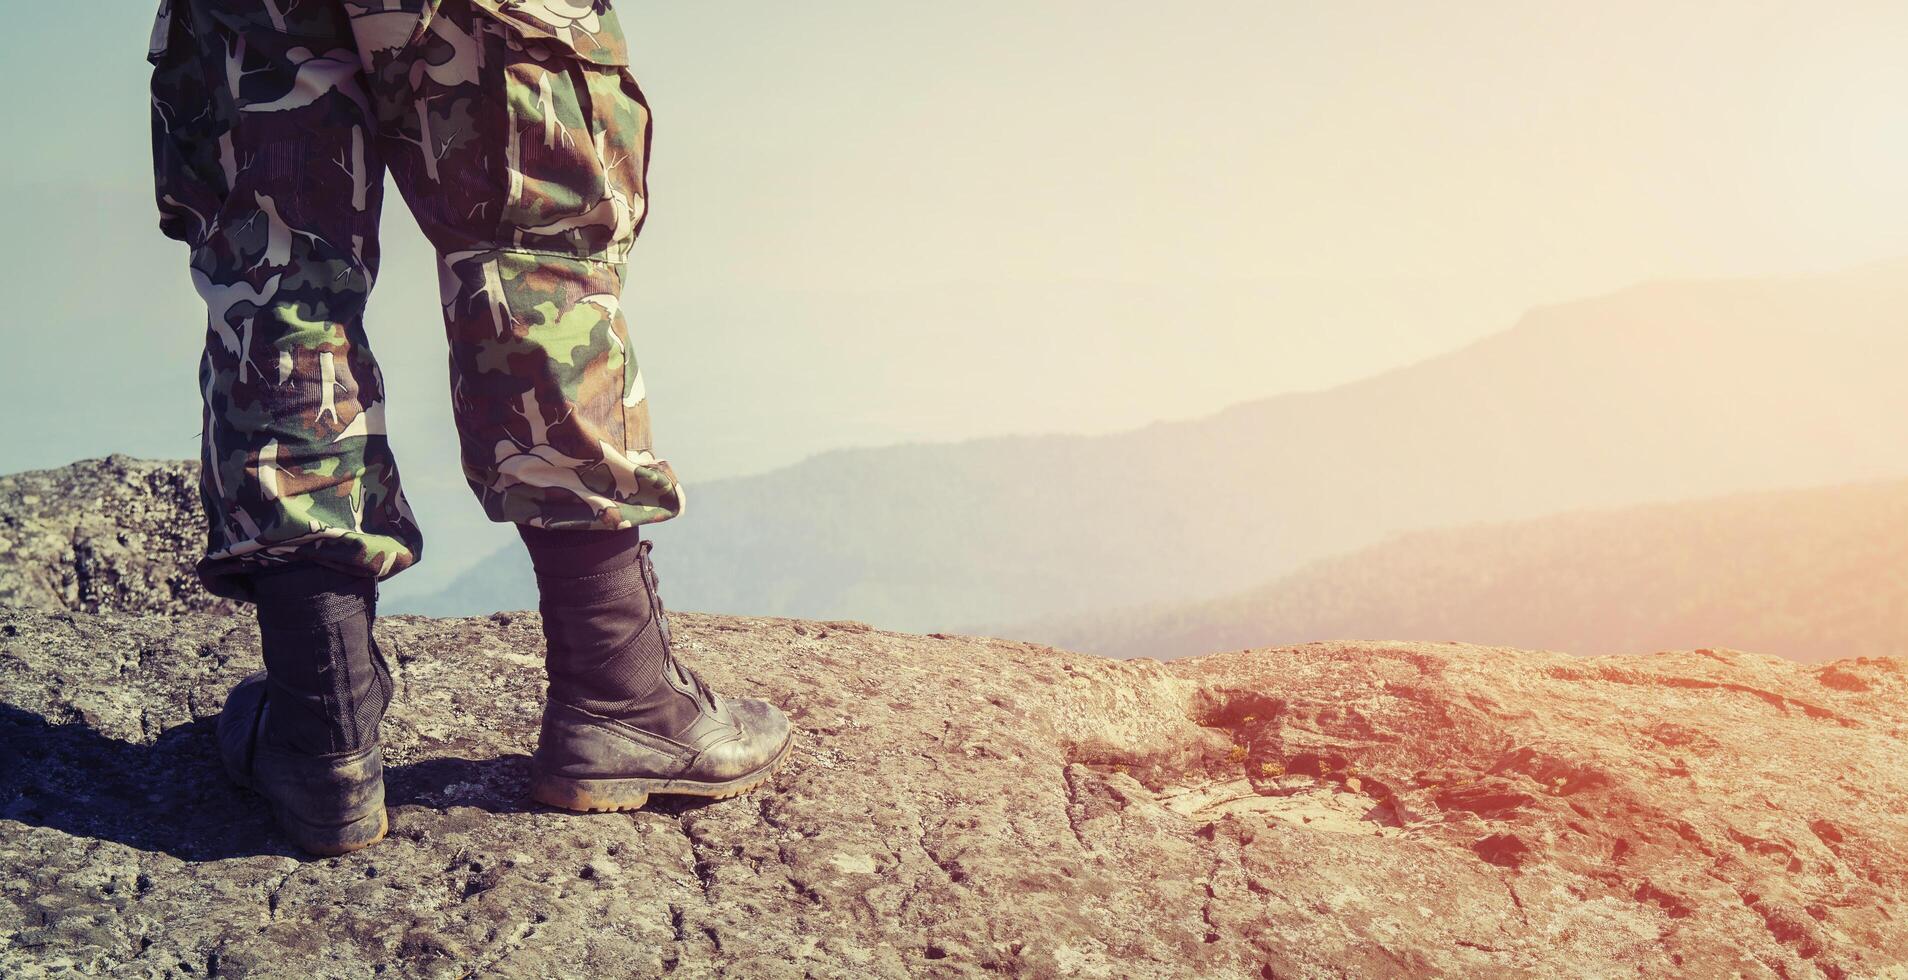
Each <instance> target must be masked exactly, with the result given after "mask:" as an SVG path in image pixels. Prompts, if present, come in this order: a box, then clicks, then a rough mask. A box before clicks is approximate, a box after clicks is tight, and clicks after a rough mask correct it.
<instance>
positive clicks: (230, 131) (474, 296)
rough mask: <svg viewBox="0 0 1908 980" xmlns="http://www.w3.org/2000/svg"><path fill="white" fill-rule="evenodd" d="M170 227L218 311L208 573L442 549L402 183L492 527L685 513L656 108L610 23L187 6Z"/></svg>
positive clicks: (168, 72) (159, 105) (160, 127)
mask: <svg viewBox="0 0 1908 980" xmlns="http://www.w3.org/2000/svg"><path fill="white" fill-rule="evenodd" d="M150 60H151V62H152V64H153V66H154V71H153V91H152V110H153V154H154V168H155V176H156V180H157V196H158V202H159V211H160V227H161V229H162V230H163V231H164V232H165V233H166V234H167V235H168V236H170V237H172V238H176V239H179V240H181V241H183V242H185V243H186V244H188V245H189V246H191V260H190V263H191V273H192V279H193V282H194V283H195V284H196V285H197V287H198V290H199V293H200V295H202V296H203V297H204V299H205V302H206V305H207V307H208V310H209V315H208V317H207V324H206V327H207V330H206V340H205V354H204V357H203V360H202V361H201V363H200V370H199V381H200V387H201V391H202V393H203V396H204V402H205V412H204V435H203V445H202V474H201V480H200V483H201V492H202V496H203V498H204V503H205V507H206V511H207V515H208V517H209V518H210V521H209V523H210V531H209V535H208V538H209V540H208V543H207V549H206V555H205V558H204V560H203V561H202V562H201V563H200V566H199V570H200V574H201V577H202V578H203V579H204V580H205V581H206V584H207V586H208V587H209V588H211V589H212V590H213V591H214V592H217V593H219V594H221V595H228V596H233V597H236V598H244V597H245V593H246V591H247V589H246V586H245V573H246V572H248V571H252V570H256V569H257V568H258V567H260V566H262V565H270V564H274V563H283V562H288V561H314V562H319V563H322V564H326V565H331V566H334V567H338V568H341V569H344V570H347V571H352V572H356V573H359V574H364V575H371V576H377V577H380V578H382V577H388V576H390V575H394V574H396V573H397V572H399V571H402V570H403V569H404V568H406V567H408V566H409V565H411V564H412V563H414V562H415V561H417V559H418V556H419V554H420V553H421V550H422V546H423V542H422V538H421V535H420V534H419V532H418V527H417V523H416V521H415V520H414V519H413V517H412V515H411V512H410V509H409V507H408V506H407V505H406V503H405V501H404V494H403V491H402V489H401V488H400V486H399V481H398V471H397V465H396V463H395V461H394V460H393V459H392V456H391V450H390V446H389V444H388V442H387V440H386V437H385V428H384V412H383V398H384V390H383V381H382V379H381V377H380V375H379V372H378V366H377V362H376V361H375V360H374V359H373V358H372V355H371V348H370V345H369V344H368V343H367V341H366V337H365V332H364V323H363V316H364V308H365V302H366V299H367V298H368V296H369V293H370V290H371V285H372V282H373V281H374V280H375V279H376V276H377V269H378V216H379V210H380V205H381V198H382V195H383V188H384V174H385V170H386V168H389V170H390V173H391V175H392V177H393V178H394V182H395V183H396V185H397V186H398V188H399V190H400V191H401V192H402V193H403V195H404V197H405V200H406V202H407V203H408V204H409V205H410V208H411V212H412V214H413V215H415V216H416V218H417V220H418V222H419V224H420V226H421V227H422V228H423V230H424V233H425V235H426V237H428V238H429V239H430V241H431V243H432V245H433V246H434V247H435V248H436V250H437V254H438V259H439V279H440V298H441V301H442V304H443V308H444V326H445V331H446V334H447V335H448V338H449V342H450V362H451V381H452V392H453V399H454V402H455V412H456V419H457V427H458V433H459V440H460V449H461V455H462V460H463V468H464V475H465V477H466V479H467V480H468V481H469V483H470V485H471V488H472V489H473V490H475V491H476V493H477V495H478V497H479V498H480V499H481V500H482V502H483V506H484V509H485V511H486V513H487V514H488V515H489V516H490V518H491V519H492V520H496V521H513V522H518V523H523V524H533V525H540V526H544V527H553V528H593V527H602V528H612V527H624V526H628V525H632V524H643V523H650V522H654V521H661V520H666V519H668V518H670V517H672V516H674V515H675V514H676V513H678V512H679V511H680V509H681V507H682V492H681V489H680V488H679V486H678V485H677V482H676V479H675V476H674V474H673V473H672V472H671V470H670V468H669V465H668V464H667V463H666V462H664V461H662V460H659V459H657V458H656V457H655V456H654V455H653V454H652V447H651V444H650V433H649V415H648V408H647V406H646V404H645V402H644V395H643V391H644V389H643V383H642V376H641V374H640V373H639V372H638V370H637V366H636V361H635V359H634V358H633V357H632V355H631V352H630V348H629V341H628V334H627V331H626V329H625V326H624V322H623V316H622V313H621V311H620V309H619V297H620V296H621V293H622V287H623V272H624V263H625V260H626V257H627V254H628V251H629V248H630V245H631V243H632V242H633V240H634V239H635V237H636V233H637V230H638V229H639V228H640V227H641V225H642V221H643V215H644V209H645V197H646V193H647V189H646V187H645V186H644V174H645V170H646V167H647V163H648V152H649V146H648V141H649V111H648V107H647V105H646V104H645V103H644V101H643V97H642V93H641V92H640V91H639V90H638V89H637V87H636V84H635V82H634V80H633V79H632V78H631V76H630V72H629V68H628V67H627V66H628V57H627V54H626V48H625V44H624V40H623V37H622V33H621V30H620V28H619V26H618V24H617V22H616V18H615V14H614V13H612V12H611V11H609V10H608V8H607V3H604V2H600V0H599V2H592V0H164V3H163V5H162V7H161V9H160V11H159V16H158V19H157V22H156V24H155V25H154V30H153V40H152V48H151V52H150Z"/></svg>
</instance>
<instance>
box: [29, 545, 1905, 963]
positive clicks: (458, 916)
mask: <svg viewBox="0 0 1908 980" xmlns="http://www.w3.org/2000/svg"><path fill="white" fill-rule="evenodd" d="M6 574H7V572H6V570H5V568H4V567H0V577H4V576H5V575H6ZM666 574H667V573H666V565H665V576H666ZM664 586H665V589H666V588H667V579H666V577H665V581H664ZM379 629H380V638H381V641H382V642H383V643H384V644H385V646H386V648H387V650H388V651H390V652H391V653H392V654H394V656H395V659H396V661H397V664H396V666H397V668H398V678H399V689H398V696H397V700H396V702H395V704H394V706H393V710H392V714H391V718H390V721H389V723H388V725H387V739H388V743H389V752H390V761H391V769H390V771H389V778H390V799H391V804H392V818H393V832H392V837H391V839H389V840H387V841H386V842H384V843H382V844H379V845H377V846H376V847H373V848H371V849H369V850H366V851H363V852H360V853H358V854H354V855H349V856H346V857H343V858H333V859H322V860H307V859H300V858H299V857H297V856H296V855H294V854H292V853H291V852H290V851H288V849H287V848H286V845H285V844H284V843H283V842H282V841H280V840H278V839H277V838H276V837H275V836H274V835H273V833H272V832H271V830H270V827H269V822H268V820H267V818H266V817H265V815H264V814H263V813H261V812H260V811H259V809H258V807H257V806H256V804H255V802H254V801H253V800H252V799H251V798H249V797H247V796H245V795H244V794H241V793H240V792H238V791H236V790H233V789H231V788H229V787H227V786H226V785H225V783H224V782H223V780H222V779H221V777H220V776H219V774H218V772H217V768H216V765H215V762H214V760H213V750H212V743H211V737H210V729H211V716H212V714H213V713H214V712H215V711H216V710H217V706H218V704H219V701H220V698H221V697H222V696H223V694H224V692H225V690H226V688H227V687H228V686H229V685H230V684H232V683H233V682H235V681H236V680H237V679H238V678H239V677H241V676H242V675H244V674H245V673H246V672H248V671H250V670H253V669H256V667H257V665H258V652H257V637H256V631H255V629H254V628H253V627H252V626H251V625H250V623H249V622H247V621H246V620H245V619H244V618H242V617H229V616H217V615H208V614H203V613H184V614H176V615H151V614H147V615H135V614H124V613H116V612H110V611H109V612H105V613H97V614H89V613H75V612H55V613H45V612H37V611H31V610H4V611H0V976H6V977H33V976H40V975H47V974H55V973H59V972H61V971H68V972H80V973H94V972H97V973H100V974H106V975H115V976H179V977H186V976H191V977H206V976H220V977H234V976H253V977H267V976H285V977H362V976H367V975H371V974H373V973H377V972H381V973H383V974H384V975H399V976H412V975H417V976H430V977H437V976H442V977H463V976H485V977H490V976H523V977H543V976H572V975H592V976H608V977H616V976H654V975H661V974H665V973H675V974H678V975H682V976H692V977H693V976H712V975H733V976H740V977H800V976H819V977H866V976H905V975H924V976H943V975H945V976H958V975H971V974H978V973H986V972H998V973H1005V974H1011V975H1024V976H1106V977H1165V976H1209V977H1244V978H1252V977H1261V978H1262V977H1333V976H1355V977H1366V976H1370V977H1380V976H1400V975H1415V976H1424V975H1451V976H1484V977H1490V976H1506V977H1509V976H1573V977H1574V976H1637V975H1651V976H1657V975H1664V974H1683V975H1700V976H1723V975H1728V976H1736V975H1740V976H1749V977H1798V978H1799V977H1817V976H1830V977H1908V766H1905V765H1904V762H1903V760H1904V758H1908V756H1905V755H1904V752H1905V751H1908V664H1904V662H1903V661H1900V660H1894V659H1872V660H1851V661H1842V662H1839V663H1834V664H1828V665H1822V666H1814V667H1805V666H1800V665H1796V664H1792V663H1788V662H1785V661H1779V660H1775V659H1772V658H1765V657H1758V656H1753V655H1749V654H1740V653H1730V652H1713V651H1698V652H1694V653H1675V654H1664V655H1660V656H1655V657H1609V658H1595V659H1573V658H1569V657H1565V656H1562V655H1557V654H1541V653H1525V652H1518V651H1513V650H1503V649H1486V648H1479V647H1467V646H1458V645H1424V644H1401V643H1386V644H1330V645H1314V646H1307V647H1298V648H1293V649H1287V650H1272V651H1258V652H1252V653H1240V654H1228V655H1224V656H1217V657H1209V658H1204V659H1200V660H1189V661H1180V662H1177V663H1173V664H1159V663H1155V662H1152V661H1130V662H1115V661H1107V660H1100V659H1095V658H1090V657H1085V656H1080V655H1075V654H1068V653H1063V652H1057V651H1053V650H1049V649H1045V648H1040V647H1033V646H1028V645H1025V644H1018V643H1006V642H1000V641H993V640H985V639H972V638H960V637H921V636H907V635H901V634H894V633H885V632H879V631H874V630H870V629H868V628H866V627H863V626H860V625H857V624H850V623H814V622H800V621H793V620H771V619H742V618H730V617H710V616H693V615H683V616H679V617H677V634H678V637H679V640H680V642H681V644H682V647H683V651H684V653H685V654H686V656H687V657H689V658H691V659H693V660H694V661H695V662H696V663H697V664H698V665H700V666H701V667H702V668H703V670H704V672H705V674H706V675H707V676H708V677H709V679H710V680H711V681H712V682H713V683H715V684H717V685H719V686H721V687H723V688H725V689H728V690H732V691H735V692H738V693H742V694H759V695H763V696H767V697H770V698H773V699H775V700H776V701H778V702H780V703H781V704H783V705H785V706H787V708H788V709H789V711H790V713H791V714H792V715H793V716H794V718H795V719H796V721H797V723H798V724H799V725H800V727H801V730H802V736H801V737H802V741H801V743H800V745H799V746H798V748H797V750H796V753H795V755H794V756H793V758H792V759H791V761H790V763H789V765H787V766H786V767H785V768H784V770H783V771H782V772H781V773H780V775H779V776H778V777H777V778H776V780H775V781H774V783H773V784H772V786H771V787H769V788H768V789H767V790H766V791H758V792H757V793H755V794H753V795H750V796H747V797H743V798H740V799H737V800H732V801H725V802H719V803H713V804H706V805H693V804H688V803H666V804H663V805H658V806H654V807H652V808H651V809H649V810H646V811H642V812H638V813H634V814H606V815H598V816H588V817H578V816H571V815H566V814H561V813H557V812H553V811H550V810H547V809H544V808H541V807H537V806H534V805H531V804H528V803H527V802H526V801H525V798H524V795H523V790H524V781H525V766H526V759H525V753H527V752H528V751H529V749H530V747H531V741H532V739H533V737H534V735H533V723H534V719H535V715H536V711H537V708H538V697H539V692H540V673H539V660H538V656H537V651H538V649H539V640H540V638H539V634H538V623H537V620H536V617H535V616H533V615H528V614H502V615H498V616H495V617H491V618H484V619H464V620H430V619H421V618H410V617H398V618H392V619H386V620H381V621H380V624H379Z"/></svg>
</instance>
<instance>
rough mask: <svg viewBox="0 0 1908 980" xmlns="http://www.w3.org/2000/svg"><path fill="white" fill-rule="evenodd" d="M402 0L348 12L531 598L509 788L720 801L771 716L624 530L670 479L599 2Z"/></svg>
mask: <svg viewBox="0 0 1908 980" xmlns="http://www.w3.org/2000/svg"><path fill="white" fill-rule="evenodd" d="M406 2H409V3H412V4H418V3H425V4H427V5H426V6H425V7H424V8H422V9H421V10H419V16H417V17H414V18H412V19H411V21H410V22H408V23H407V22H406V21H405V20H404V19H402V18H399V17H395V16H393V15H392V14H391V12H390V10H389V7H390V6H392V4H391V3H386V4H384V5H383V6H380V7H377V8H376V9H365V10H364V11H363V16H361V17H359V18H358V19H357V20H356V21H355V23H357V24H359V25H360V31H359V47H360V48H361V50H363V51H364V52H365V54H366V56H367V58H368V59H369V61H368V64H369V70H368V74H369V76H370V78H371V84H372V88H373V91H374V93H375V95H376V99H377V102H378V105H379V107H380V113H379V118H380V123H381V125H382V127H383V132H384V133H385V136H386V138H387V139H389V140H391V141H392V143H391V144H390V145H389V146H388V147H387V150H386V156H387V159H389V160H390V161H391V168H392V173H393V174H394V175H395V176H396V177H397V182H398V186H399V187H400V188H402V189H403V191H404V194H405V198H406V200H407V201H408V202H409V203H410V205H411V210H412V211H413V212H414V213H415V214H417V216H418V218H419V220H420V222H421V223H422V224H423V226H424V228H425V231H426V234H428V235H429V236H430V238H431V240H432V241H433V243H435V244H436V245H437V247H438V250H439V252H440V255H441V258H442V269H443V272H442V275H443V291H442V297H443V302H444V321H445V324H446V327H447V330H448V332H449V336H450V342H451V375H452V388H453V391H454V393H455V397H456V400H457V405H456V409H457V419H458V425H459V429H460V432H461V435H462V440H463V442H462V446H463V459H464V471H465V475H466V477H467V478H468V479H469V481H470V484H471V486H472V488H473V489H474V490H476V491H477V494H478V496H479V497H480V498H481V499H482V500H483V503H484V507H485V510H486V511H487V512H488V513H489V515H490V517H491V518H492V519H494V520H498V521H509V522H513V523H515V524H516V525H518V529H519V531H520V533H521V535H522V537H523V540H524V543H525V545H526V546H527V547H528V549H529V551H530V555H531V560H532V563H533V564H534V565H535V568H536V574H537V583H538V586H539V589H540V591H541V593H542V604H541V608H542V611H543V626H544V635H545V638H546V641H547V643H548V658H547V664H548V667H549V677H550V688H549V703H548V705H547V706H546V710H545V713H544V723H543V730H542V733H541V735H540V737H539V739H538V747H537V754H536V756H535V758H534V760H533V763H532V792H533V794H534V795H535V796H536V797H537V798H538V799H539V800H542V801H543V802H546V803H550V804H553V805H557V806H564V807H569V808H572V809H584V810H589V809H627V808H630V807H633V806H640V805H641V804H642V803H643V801H644V800H645V799H646V798H647V796H648V794H649V793H650V792H652V791H658V792H662V791H667V792H687V793H697V794H701V795H705V796H726V795H732V794H734V793H738V792H741V791H743V790H745V789H747V788H749V787H751V786H753V785H755V784H756V783H759V782H761V781H762V780H764V779H766V778H767V777H768V774H769V773H770V771H771V770H772V769H773V768H774V766H775V765H776V764H777V763H778V762H780V761H781V759H782V758H784V757H785V756H786V754H787V752H788V749H789V745H790V744H791V735H790V731H789V726H788V722H787V719H786V718H785V717H783V716H782V714H781V712H779V711H777V710H776V709H775V708H774V707H772V706H770V705H767V704H765V703H763V702H760V701H753V700H747V699H729V698H725V697H722V696H721V695H719V694H716V693H714V692H712V691H710V690H709V689H708V687H707V686H706V685H704V684H703V683H702V681H701V679H700V678H698V677H697V676H696V674H695V672H694V671H691V670H689V669H688V668H686V667H684V666H682V665H681V664H680V663H679V662H678V661H676V659H675V658H674V656H673V653H672V650H671V647H670V636H669V628H668V621H667V619H666V618H665V615H664V612H663V608H662V603H661V601H660V600H659V599H658V598H657V596H656V574H655V571H654V568H653V567H652V565H651V563H650V561H649V554H648V544H649V543H648V542H646V541H639V540H638V537H637V534H638V532H637V529H636V528H637V525H641V524H646V523H652V522H655V521H660V520H665V519H668V518H670V517H672V516H674V515H675V514H676V513H678V512H679V511H680V510H681V508H682V492H681V490H680V488H679V487H678V486H677V485H676V480H675V476H674V474H673V473H672V472H671V471H670V468H669V466H668V465H667V464H666V463H664V462H662V461H661V460H658V459H656V458H655V456H654V455H653V453H652V450H651V445H650V437H649V423H648V412H647V407H646V405H645V403H644V388H643V383H642V378H641V375H640V373H639V372H638V370H637V366H636V362H635V359H634V357H633V356H632V355H631V352H630V349H629V341H628V336H627V331H626V330H625V327H624V323H623V315H622V313H621V304H620V296H621V293H622V288H623V266H624V262H625V260H626V258H627V255H628V251H629V247H630V244H631V243H632V241H633V240H634V239H635V236H636V232H637V230H638V229H639V228H640V227H641V225H642V219H643V214H644V210H645V196H646V192H647V188H646V187H645V185H644V179H643V178H644V168H645V165H646V163H647V157H648V149H649V146H648V144H649V110H648V107H647V105H645V104H644V101H643V99H642V95H641V93H640V92H639V91H638V90H637V87H636V85H635V82H634V81H633V80H632V79H631V78H630V75H629V71H628V67H627V63H628V58H627V57H626V55H625V53H624V44H623V39H622V36H621V33H620V29H619V27H618V25H617V23H616V20H615V15H614V14H613V13H611V12H610V11H609V10H608V9H607V5H606V4H600V3H592V2H590V0H507V2H506V0H441V2H437V0H396V5H399V6H401V5H403V4H404V3H406ZM369 6H370V5H367V8H368V7H369ZM632 731H634V732H641V733H648V734H649V735H652V736H657V737H656V738H655V739H654V741H653V742H648V741H644V740H643V739H642V738H637V739H635V740H632V736H631V735H630V734H629V733H631V732H632Z"/></svg>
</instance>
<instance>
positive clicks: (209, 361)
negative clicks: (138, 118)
mask: <svg viewBox="0 0 1908 980" xmlns="http://www.w3.org/2000/svg"><path fill="white" fill-rule="evenodd" d="M280 7H283V8H285V9H284V10H283V11H282V12H281V11H280V10H279V9H278V8H280ZM152 60H153V62H154V65H155V70H154V80H153V114H154V155H155V169H156V176H157V182H158V196H159V204H160V212H161V216H162V217H161V227H162V229H163V230H164V231H165V232H166V233H167V234H168V235H170V236H172V237H174V238H177V239H180V240H181V241H184V242H186V243H187V244H188V245H190V246H191V260H190V261H191V275H192V280H193V283H194V284H195V285H196V286H197V287H198V290H199V293H200V295H202V296H203V297H204V298H205V301H206V305H207V307H208V317H207V324H206V327H207V330H206V343H205V353H204V356H203V359H202V360H201V362H200V369H199V380H200V387H201V391H202V393H203V396H204V432H203V440H202V460H203V464H204V465H203V469H202V476H201V489H202V493H203V496H204V502H205V506H206V512H207V517H208V520H209V524H210V527H209V531H208V536H209V540H208V547H207V553H206V556H205V558H204V560H203V561H202V562H201V563H200V566H199V570H200V574H201V577H202V578H203V579H204V580H205V582H206V584H207V586H208V587H209V588H211V589H212V591H214V592H217V593H219V594H222V595H228V596H233V597H237V598H248V597H249V596H248V587H247V584H246V579H247V574H248V573H250V572H253V571H257V570H259V569H263V568H269V567H272V566H277V565H284V564H288V563H317V564H321V565H326V566H329V567H332V568H335V569H337V570H339V571H341V572H344V573H347V574H353V575H360V576H370V577H373V578H382V577H388V576H390V575H393V574H396V573H397V572H398V571H401V570H402V569H404V568H405V567H407V566H409V565H410V564H412V563H413V562H414V561H416V560H417V557H418V554H419V551H420V549H421V546H422V542H421V538H420V536H419V533H418V530H417V525H416V522H415V521H414V520H413V519H412V517H411V514H410V511H409V509H408V507H407V506H406V504H405V502H404V497H403V494H402V493H401V492H400V490H399V487H398V476H397V466H396V464H395V462H394V461H393V460H392V457H391V451H390V446H389V444H388V442H387V441H386V438H385V435H384V411H383V408H384V402H383V399H384V391H383V380H382V378H381V377H380V376H379V373H378V367H377V362H376V361H375V360H374V359H373V358H372V355H371V348H370V346H369V345H368V344H367V343H366V341H365V336H364V328H363V317H364V307H365V301H366V299H367V297H368V294H369V292H370V289H371V283H372V280H373V278H374V277H375V276H376V273H377V266H378V243H377V224H378V209H379V204H380V201H379V198H380V196H381V191H382V188H383V169H382V165H381V163H380V162H379V158H378V152H377V151H378V148H377V143H376V140H375V130H374V128H373V127H374V121H373V119H372V117H371V114H370V112H369V104H368V102H367V101H366V98H365V94H364V89H363V84H362V78H361V76H360V74H359V68H358V64H359V63H358V57H357V51H356V48H355V45H354V40H353V37H352V35H351V32H350V26H349V22H348V21H347V20H346V19H345V16H344V11H343V9H342V8H341V7H340V6H339V5H338V4H337V3H336V2H335V0H306V2H303V3H298V4H290V5H288V4H282V3H281V4H273V3H263V4H260V3H257V2H244V0H168V3H167V4H166V6H165V7H164V8H162V9H161V11H160V16H159V19H158V22H157V24H156V25H155V31H154V45H153V52H152Z"/></svg>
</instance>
